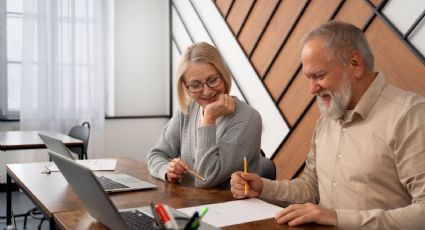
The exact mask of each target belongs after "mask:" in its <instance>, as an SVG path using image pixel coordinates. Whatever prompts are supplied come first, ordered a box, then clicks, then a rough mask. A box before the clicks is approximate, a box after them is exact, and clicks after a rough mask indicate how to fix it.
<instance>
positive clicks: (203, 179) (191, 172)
mask: <svg viewBox="0 0 425 230" xmlns="http://www.w3.org/2000/svg"><path fill="white" fill-rule="evenodd" d="M168 161H173V159H171V158H169V159H168ZM187 172H188V173H189V174H190V175H192V176H193V177H195V178H197V179H200V180H202V181H203V182H206V181H207V180H206V179H205V178H204V177H202V176H201V175H199V174H198V173H196V172H195V171H192V170H190V169H188V170H187Z"/></svg>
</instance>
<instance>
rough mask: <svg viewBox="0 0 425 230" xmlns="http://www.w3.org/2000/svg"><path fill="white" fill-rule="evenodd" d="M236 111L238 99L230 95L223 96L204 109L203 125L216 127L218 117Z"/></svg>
mask: <svg viewBox="0 0 425 230" xmlns="http://www.w3.org/2000/svg"><path fill="white" fill-rule="evenodd" d="M235 110H236V99H235V98H234V97H232V96H230V95H229V94H221V95H220V96H219V98H218V100H217V101H215V102H213V103H211V104H208V105H207V106H205V108H204V118H203V119H202V125H204V126H206V125H214V124H215V121H216V120H217V118H218V117H220V116H224V115H227V114H229V113H233V112H235Z"/></svg>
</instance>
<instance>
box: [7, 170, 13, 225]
mask: <svg viewBox="0 0 425 230" xmlns="http://www.w3.org/2000/svg"><path fill="white" fill-rule="evenodd" d="M11 224H12V178H11V177H10V176H9V174H7V182H6V226H8V225H11Z"/></svg>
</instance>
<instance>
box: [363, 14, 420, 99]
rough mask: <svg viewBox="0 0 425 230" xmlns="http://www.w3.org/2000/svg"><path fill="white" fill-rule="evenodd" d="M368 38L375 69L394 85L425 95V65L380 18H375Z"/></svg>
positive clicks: (368, 32)
mask: <svg viewBox="0 0 425 230" xmlns="http://www.w3.org/2000/svg"><path fill="white" fill-rule="evenodd" d="M366 36H367V38H368V40H369V43H370V46H371V49H372V51H373V53H374V55H375V69H377V70H380V71H382V72H383V73H384V74H385V78H386V79H387V80H388V81H390V82H391V83H393V84H394V85H396V86H398V87H400V88H403V89H406V90H411V91H415V92H417V93H419V94H422V95H425V65H423V64H422V63H421V62H420V60H419V59H417V58H416V56H415V55H414V54H413V53H412V52H411V51H410V50H409V49H408V48H407V46H406V45H405V44H404V43H402V42H401V41H400V39H399V38H398V37H397V36H396V35H395V34H394V32H392V31H391V30H390V29H389V28H388V26H387V25H385V24H384V22H383V21H382V20H381V19H380V18H375V20H374V21H373V22H372V24H371V25H370V27H369V29H368V30H367V31H366Z"/></svg>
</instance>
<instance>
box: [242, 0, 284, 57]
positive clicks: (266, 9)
mask: <svg viewBox="0 0 425 230" xmlns="http://www.w3.org/2000/svg"><path fill="white" fill-rule="evenodd" d="M277 3H278V1H277V0H258V1H256V3H255V5H254V7H253V9H252V12H251V14H250V16H249V18H248V19H247V20H246V23H245V26H244V27H243V28H242V30H241V32H240V34H239V37H238V40H239V43H240V44H241V46H242V48H243V49H244V51H245V54H247V56H249V55H250V54H251V52H252V49H253V48H254V45H255V43H256V42H257V40H258V39H259V38H260V36H261V33H262V31H263V28H264V27H265V26H266V23H267V21H268V20H269V18H270V16H271V14H272V13H273V10H274V8H275V7H276V4H277Z"/></svg>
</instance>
